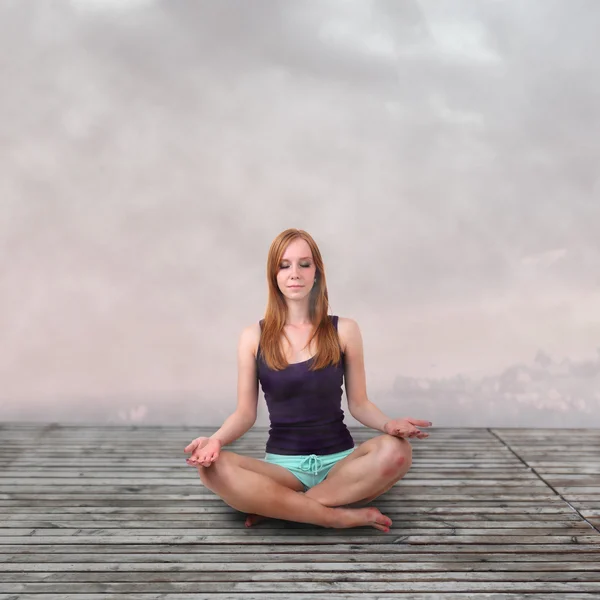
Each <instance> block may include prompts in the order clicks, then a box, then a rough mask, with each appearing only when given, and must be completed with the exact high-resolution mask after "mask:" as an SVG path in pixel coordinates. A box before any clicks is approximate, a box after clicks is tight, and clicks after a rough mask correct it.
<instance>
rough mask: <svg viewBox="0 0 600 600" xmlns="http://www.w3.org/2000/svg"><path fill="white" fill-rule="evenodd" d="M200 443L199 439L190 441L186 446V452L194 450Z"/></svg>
mask: <svg viewBox="0 0 600 600" xmlns="http://www.w3.org/2000/svg"><path fill="white" fill-rule="evenodd" d="M197 445H198V442H197V441H195V440H194V441H193V442H191V443H189V444H188V445H187V446H186V447H185V450H184V452H193V451H194V450H195V449H196V446H197Z"/></svg>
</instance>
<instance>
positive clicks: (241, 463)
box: [198, 451, 391, 531]
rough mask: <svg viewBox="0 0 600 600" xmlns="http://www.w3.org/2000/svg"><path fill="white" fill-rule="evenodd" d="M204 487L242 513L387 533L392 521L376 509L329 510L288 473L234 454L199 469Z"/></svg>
mask: <svg viewBox="0 0 600 600" xmlns="http://www.w3.org/2000/svg"><path fill="white" fill-rule="evenodd" d="M198 472H199V474H200V478H201V479H202V482H203V483H204V485H205V486H206V487H207V488H209V489H210V490H212V491H213V492H215V494H217V495H218V496H220V497H221V498H222V499H223V500H224V501H225V502H226V503H227V504H229V506H231V507H233V508H235V509H236V510H239V511H240V512H245V513H250V514H255V515H262V516H264V517H272V518H275V519H284V520H288V521H297V522H300V523H312V524H315V525H321V526H323V527H335V528H347V527H360V526H365V525H368V526H371V527H375V528H376V529H379V530H381V531H388V530H389V527H390V525H391V519H389V518H388V517H386V516H385V515H382V514H381V512H379V510H377V509H376V508H374V507H369V508H334V507H328V506H325V505H323V504H321V503H320V502H318V501H317V500H314V499H313V498H310V497H308V496H307V495H306V494H303V493H298V492H300V490H301V489H302V487H303V486H302V484H301V483H300V481H298V480H297V479H296V477H294V476H293V475H292V474H291V473H290V472H289V471H287V470H286V469H284V468H283V467H280V466H278V465H271V464H269V463H265V462H263V461H259V460H256V459H254V458H250V457H246V456H241V455H239V454H235V453H233V452H228V451H225V452H222V453H221V455H220V456H219V458H218V460H217V461H216V462H215V463H213V464H212V465H211V466H210V467H202V466H199V467H198Z"/></svg>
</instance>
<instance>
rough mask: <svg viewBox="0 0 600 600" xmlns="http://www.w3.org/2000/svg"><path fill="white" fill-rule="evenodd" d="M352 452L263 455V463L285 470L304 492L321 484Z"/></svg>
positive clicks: (351, 449) (352, 449) (351, 450)
mask: <svg viewBox="0 0 600 600" xmlns="http://www.w3.org/2000/svg"><path fill="white" fill-rule="evenodd" d="M352 452H354V448H350V450H343V451H342V452H336V453H335V454H321V455H320V456H317V455H316V454H292V455H286V454H269V453H268V452H267V454H265V461H266V462H268V463H271V464H273V465H279V466H280V467H284V468H286V469H287V470H288V471H289V472H290V473H292V474H293V475H295V476H296V477H297V478H298V479H299V480H300V481H301V482H302V484H303V485H304V487H305V488H306V489H305V490H304V491H306V490H308V489H310V488H311V487H314V486H315V485H317V484H318V483H321V482H322V481H323V480H324V479H325V477H327V474H328V473H329V471H331V469H332V468H333V467H334V466H335V465H336V464H337V463H338V462H340V460H342V458H346V456H348V455H349V454H352Z"/></svg>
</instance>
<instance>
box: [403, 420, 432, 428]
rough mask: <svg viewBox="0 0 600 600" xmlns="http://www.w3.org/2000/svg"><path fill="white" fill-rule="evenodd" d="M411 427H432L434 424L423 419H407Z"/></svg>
mask: <svg viewBox="0 0 600 600" xmlns="http://www.w3.org/2000/svg"><path fill="white" fill-rule="evenodd" d="M406 420H407V421H408V422H409V423H410V424H411V425H416V426H417V427H431V426H432V425H433V423H432V422H431V421H423V420H422V419H406Z"/></svg>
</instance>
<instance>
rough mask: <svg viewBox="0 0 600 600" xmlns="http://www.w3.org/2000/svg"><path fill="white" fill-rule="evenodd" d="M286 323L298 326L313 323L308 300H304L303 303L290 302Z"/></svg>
mask: <svg viewBox="0 0 600 600" xmlns="http://www.w3.org/2000/svg"><path fill="white" fill-rule="evenodd" d="M286 325H294V326H297V327H299V326H300V325H312V323H311V320H310V316H309V312H308V303H307V302H303V303H302V304H296V303H289V304H288V312H287V319H286Z"/></svg>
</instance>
